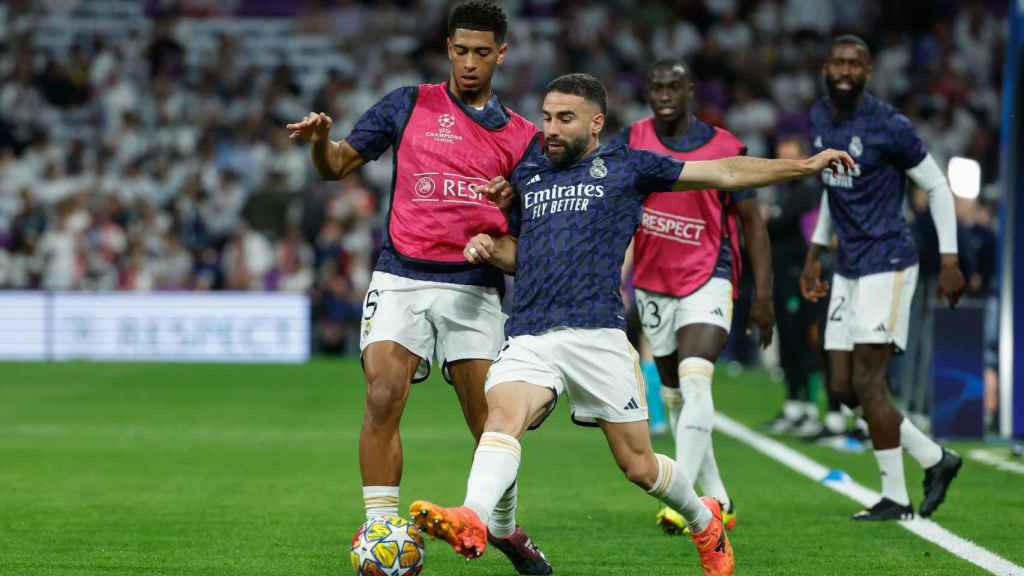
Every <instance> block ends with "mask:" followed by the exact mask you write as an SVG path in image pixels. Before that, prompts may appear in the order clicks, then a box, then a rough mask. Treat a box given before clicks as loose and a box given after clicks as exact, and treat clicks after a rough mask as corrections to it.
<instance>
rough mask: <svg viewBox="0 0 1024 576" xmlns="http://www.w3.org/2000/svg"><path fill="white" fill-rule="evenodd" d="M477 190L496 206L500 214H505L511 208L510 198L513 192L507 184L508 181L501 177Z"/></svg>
mask: <svg viewBox="0 0 1024 576" xmlns="http://www.w3.org/2000/svg"><path fill="white" fill-rule="evenodd" d="M477 190H478V191H479V192H480V193H482V194H483V195H484V196H485V197H486V198H487V199H488V200H490V201H491V202H494V203H495V204H497V205H498V208H499V209H500V210H501V211H502V212H506V213H507V212H508V209H509V208H510V207H511V206H512V197H513V195H514V194H515V190H514V189H513V188H512V185H511V184H509V182H508V180H505V179H504V178H502V177H501V176H498V177H497V178H494V179H493V180H491V181H490V182H488V183H487V184H484V185H483V186H481V187H480V188H478V189H477Z"/></svg>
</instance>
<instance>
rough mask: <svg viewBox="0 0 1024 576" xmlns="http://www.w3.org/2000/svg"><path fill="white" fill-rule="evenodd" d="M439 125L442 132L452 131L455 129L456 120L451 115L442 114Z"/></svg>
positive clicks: (438, 120)
mask: <svg viewBox="0 0 1024 576" xmlns="http://www.w3.org/2000/svg"><path fill="white" fill-rule="evenodd" d="M437 125H438V126H440V127H441V129H442V130H451V129H452V128H454V127H455V118H454V117H453V116H452V115H451V114H441V116H439V117H438V118H437Z"/></svg>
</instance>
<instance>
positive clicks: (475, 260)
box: [462, 234, 494, 264]
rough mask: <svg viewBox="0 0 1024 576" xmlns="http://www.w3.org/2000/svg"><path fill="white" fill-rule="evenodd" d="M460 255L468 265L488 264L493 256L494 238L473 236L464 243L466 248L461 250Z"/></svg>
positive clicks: (484, 235)
mask: <svg viewBox="0 0 1024 576" xmlns="http://www.w3.org/2000/svg"><path fill="white" fill-rule="evenodd" d="M462 255H463V256H465V257H466V261H467V262H469V263H470V264H485V263H487V262H490V261H491V256H493V255H494V238H491V237H490V236H488V235H487V234H477V235H476V236H473V237H472V238H471V239H470V240H469V242H467V243H466V247H465V248H464V249H463V250H462Z"/></svg>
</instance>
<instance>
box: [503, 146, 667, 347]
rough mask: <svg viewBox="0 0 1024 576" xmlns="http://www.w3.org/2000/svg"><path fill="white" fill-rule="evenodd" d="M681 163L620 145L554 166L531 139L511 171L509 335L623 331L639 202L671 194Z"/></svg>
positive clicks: (601, 149) (640, 209)
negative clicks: (626, 263) (623, 292)
mask: <svg viewBox="0 0 1024 576" xmlns="http://www.w3.org/2000/svg"><path fill="white" fill-rule="evenodd" d="M682 168H683V162H681V161H679V160H676V159H674V158H669V157H667V156H661V155H658V154H654V153H652V152H647V151H643V150H632V149H630V148H629V147H628V146H625V145H623V144H621V143H617V144H606V145H604V146H601V147H600V148H598V149H596V150H594V151H593V152H591V153H590V154H589V155H587V156H586V157H584V158H581V159H580V160H578V161H576V162H575V163H573V164H571V165H569V166H566V167H564V168H558V167H556V166H555V165H554V164H552V163H551V162H550V161H549V160H548V159H547V156H545V155H544V152H543V147H542V146H541V144H540V142H535V143H534V144H533V145H532V146H531V147H530V150H529V152H527V154H526V157H525V158H524V159H523V161H522V162H520V163H519V165H518V166H516V168H515V170H513V172H512V177H511V180H510V182H511V184H512V186H513V187H514V188H515V190H516V206H514V209H513V210H512V214H511V216H512V217H511V218H510V225H511V228H512V233H513V234H514V235H516V236H518V237H519V243H518V247H517V249H516V284H515V289H514V291H513V296H512V309H511V317H510V318H509V320H508V324H507V325H506V326H505V332H506V334H508V335H509V336H519V335H523V334H540V333H542V332H545V331H547V330H550V329H552V328H556V327H560V326H564V327H569V328H619V329H622V330H624V329H625V328H626V320H625V313H624V312H623V308H622V299H621V298H620V296H619V287H620V284H621V274H622V260H623V257H624V255H625V252H626V247H627V246H628V245H629V241H630V240H631V239H632V238H633V234H634V233H635V232H636V227H637V225H638V224H639V223H640V216H641V213H642V208H643V203H644V198H645V197H646V195H647V194H650V193H651V192H658V191H663V190H671V189H672V185H673V184H674V183H675V181H676V180H677V179H678V178H679V172H680V171H681V170H682Z"/></svg>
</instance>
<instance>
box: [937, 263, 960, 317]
mask: <svg viewBox="0 0 1024 576" xmlns="http://www.w3.org/2000/svg"><path fill="white" fill-rule="evenodd" d="M963 293H964V275H963V273H962V272H960V259H959V258H958V257H957V256H956V254H943V255H942V268H940V269H939V298H941V299H944V300H946V302H949V307H950V308H956V304H957V302H959V301H960V296H963Z"/></svg>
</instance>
